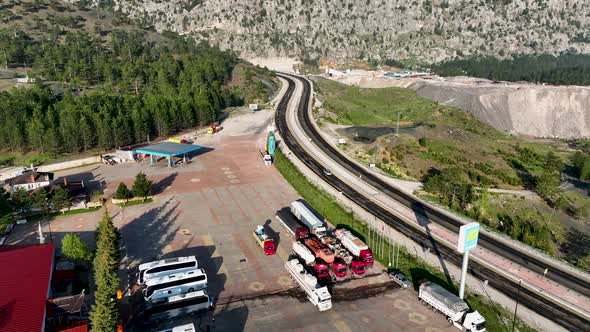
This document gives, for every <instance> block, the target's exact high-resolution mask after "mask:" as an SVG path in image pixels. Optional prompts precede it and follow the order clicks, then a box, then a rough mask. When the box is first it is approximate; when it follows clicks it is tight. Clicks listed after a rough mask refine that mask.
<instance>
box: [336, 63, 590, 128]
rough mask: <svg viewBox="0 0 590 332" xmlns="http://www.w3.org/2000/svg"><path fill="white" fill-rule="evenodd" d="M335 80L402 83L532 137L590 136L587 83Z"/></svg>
mask: <svg viewBox="0 0 590 332" xmlns="http://www.w3.org/2000/svg"><path fill="white" fill-rule="evenodd" d="M334 79H335V80H337V81H339V82H341V83H346V84H350V85H357V86H360V87H364V88H383V87H394V86H395V87H403V88H409V89H413V90H416V92H417V94H418V95H419V96H422V97H426V98H430V99H433V100H436V101H438V102H440V103H444V104H447V105H452V106H456V107H458V108H461V109H463V110H465V111H468V112H470V113H472V114H473V115H474V116H476V117H477V118H478V119H480V120H482V121H484V122H486V123H488V124H490V125H492V126H493V127H495V128H497V129H498V130H502V131H504V132H507V133H510V134H514V135H524V136H531V137H558V138H581V137H590V88H588V87H577V86H549V85H536V84H528V83H522V84H519V83H506V82H492V81H489V80H482V79H475V78H466V77H457V78H446V79H442V78H439V79H419V78H405V79H398V80H395V79H388V78H381V77H377V76H375V75H374V74H372V73H368V72H365V73H358V74H354V73H353V74H351V75H347V76H345V77H339V78H334Z"/></svg>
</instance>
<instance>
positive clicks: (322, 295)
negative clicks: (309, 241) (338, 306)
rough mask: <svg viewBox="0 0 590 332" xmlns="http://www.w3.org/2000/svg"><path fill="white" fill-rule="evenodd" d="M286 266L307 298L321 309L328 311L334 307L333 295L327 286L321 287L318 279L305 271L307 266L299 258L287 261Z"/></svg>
mask: <svg viewBox="0 0 590 332" xmlns="http://www.w3.org/2000/svg"><path fill="white" fill-rule="evenodd" d="M285 268H286V269H287V271H289V273H290V274H291V277H292V278H293V280H295V282H296V283H297V284H299V287H301V289H303V291H304V292H305V294H306V295H307V299H308V300H309V301H310V302H311V303H312V304H313V305H314V306H316V308H318V310H319V311H326V310H330V309H331V308H332V296H331V295H330V292H328V288H327V287H326V286H323V287H319V285H318V283H317V279H316V278H315V277H314V276H312V275H311V274H309V273H307V272H306V271H305V268H304V267H303V265H301V263H299V261H298V260H297V259H292V260H290V261H288V262H287V263H285Z"/></svg>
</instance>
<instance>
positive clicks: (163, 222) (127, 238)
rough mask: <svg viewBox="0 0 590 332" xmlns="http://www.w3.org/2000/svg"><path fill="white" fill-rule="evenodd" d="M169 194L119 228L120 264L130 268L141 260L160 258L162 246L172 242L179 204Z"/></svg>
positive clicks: (176, 227)
mask: <svg viewBox="0 0 590 332" xmlns="http://www.w3.org/2000/svg"><path fill="white" fill-rule="evenodd" d="M173 198H174V197H172V198H170V199H169V200H167V201H166V202H164V204H162V205H160V206H158V207H154V208H152V209H150V210H148V211H146V212H145V213H143V214H141V215H140V216H138V217H136V218H134V219H133V220H131V221H130V222H128V223H127V224H125V225H123V226H121V227H120V228H119V232H120V233H121V244H122V248H121V253H122V257H123V259H122V260H121V264H123V265H124V266H126V267H127V268H130V267H132V266H134V265H139V263H141V262H147V261H153V260H157V259H160V257H161V256H162V255H163V253H164V248H165V247H166V246H167V245H169V244H171V243H172V240H174V237H175V236H176V233H177V231H178V229H179V227H178V226H174V222H175V221H176V219H177V218H178V212H177V209H178V205H179V204H180V202H176V203H172V199H173Z"/></svg>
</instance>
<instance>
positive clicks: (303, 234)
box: [295, 227, 309, 241]
mask: <svg viewBox="0 0 590 332" xmlns="http://www.w3.org/2000/svg"><path fill="white" fill-rule="evenodd" d="M307 238H309V230H308V229H307V228H305V227H297V228H295V239H296V240H297V241H303V240H305V239H307Z"/></svg>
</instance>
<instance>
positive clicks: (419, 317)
mask: <svg viewBox="0 0 590 332" xmlns="http://www.w3.org/2000/svg"><path fill="white" fill-rule="evenodd" d="M408 318H409V321H410V322H413V323H416V324H420V325H424V324H426V323H427V322H428V318H426V316H424V315H423V314H420V313H417V312H410V314H408Z"/></svg>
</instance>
